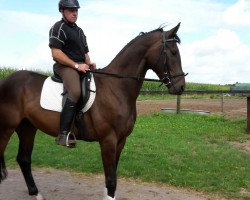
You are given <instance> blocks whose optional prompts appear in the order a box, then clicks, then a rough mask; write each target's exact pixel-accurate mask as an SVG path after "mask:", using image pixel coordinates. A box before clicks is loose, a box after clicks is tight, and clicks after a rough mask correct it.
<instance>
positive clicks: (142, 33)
mask: <svg viewBox="0 0 250 200" xmlns="http://www.w3.org/2000/svg"><path fill="white" fill-rule="evenodd" d="M165 27H166V25H160V26H159V27H158V28H156V29H154V30H152V31H149V32H140V33H139V35H137V36H136V37H135V38H134V39H132V40H131V41H130V42H129V43H127V44H126V45H125V46H124V47H123V48H122V50H121V51H120V52H119V53H118V54H117V55H116V56H115V58H114V59H116V58H117V57H119V56H120V55H121V53H123V52H124V51H125V50H126V49H128V48H129V47H130V46H131V45H132V44H133V43H134V42H136V41H137V40H138V39H140V38H141V37H145V36H148V35H149V34H151V33H154V32H159V31H160V32H163V31H164V30H163V29H164V28H165ZM174 39H176V41H177V43H179V44H180V43H181V39H180V38H179V36H178V35H177V34H175V36H174Z"/></svg>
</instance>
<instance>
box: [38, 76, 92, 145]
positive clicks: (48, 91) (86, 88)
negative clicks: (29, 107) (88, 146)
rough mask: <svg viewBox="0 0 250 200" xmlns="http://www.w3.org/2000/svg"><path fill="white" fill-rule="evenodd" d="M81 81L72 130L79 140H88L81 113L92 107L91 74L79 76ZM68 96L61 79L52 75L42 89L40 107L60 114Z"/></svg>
mask: <svg viewBox="0 0 250 200" xmlns="http://www.w3.org/2000/svg"><path fill="white" fill-rule="evenodd" d="M80 80H81V98H80V99H79V101H78V103H77V112H76V115H75V117H74V123H73V128H72V129H77V130H78V132H79V135H80V138H79V139H80V140H85V141H91V140H89V136H88V135H89V133H88V131H87V130H85V128H84V127H85V126H84V124H83V113H84V112H87V111H88V110H89V109H90V107H91V106H92V104H93V102H94V100H95V96H96V86H95V81H94V77H93V74H92V73H90V72H87V73H85V74H82V75H81V76H80ZM67 96H68V93H67V91H65V88H64V87H63V83H62V80H61V78H60V77H59V76H58V75H57V74H54V75H53V76H51V77H48V78H47V79H46V80H45V82H44V84H43V88H42V92H41V98H40V105H41V107H42V108H44V109H46V110H51V111H56V112H61V111H62V108H63V106H64V104H65V101H66V98H67Z"/></svg>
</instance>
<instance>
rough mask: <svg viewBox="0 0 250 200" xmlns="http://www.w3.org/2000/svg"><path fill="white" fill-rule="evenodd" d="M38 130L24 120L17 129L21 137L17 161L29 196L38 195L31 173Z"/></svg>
mask: <svg viewBox="0 0 250 200" xmlns="http://www.w3.org/2000/svg"><path fill="white" fill-rule="evenodd" d="M36 130H37V129H36V128H35V127H34V126H33V125H32V124H31V123H30V122H29V121H28V120H23V121H22V122H21V124H20V125H19V126H18V128H17V129H16V132H17V134H18V137H19V149H18V155H17V158H16V160H17V162H18V164H19V166H20V168H21V171H22V173H23V176H24V179H25V182H26V185H27V187H28V191H29V195H38V189H37V187H36V184H35V181H34V179H33V176H32V172H31V154H32V150H33V146H34V139H35V134H36ZM41 199H42V198H41Z"/></svg>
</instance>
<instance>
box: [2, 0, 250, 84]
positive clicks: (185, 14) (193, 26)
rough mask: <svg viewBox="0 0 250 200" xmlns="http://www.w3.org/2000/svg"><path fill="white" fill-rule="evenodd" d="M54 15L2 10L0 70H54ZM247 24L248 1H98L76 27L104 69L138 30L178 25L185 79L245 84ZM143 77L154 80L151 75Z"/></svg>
mask: <svg viewBox="0 0 250 200" xmlns="http://www.w3.org/2000/svg"><path fill="white" fill-rule="evenodd" d="M55 14H56V15H57V16H48V15H42V14H35V13H28V12H17V11H1V10H0V25H1V27H2V28H4V31H1V32H0V43H1V45H0V52H1V53H0V60H1V63H0V65H1V66H3V65H5V66H15V67H20V68H24V67H26V68H30V67H33V68H40V69H42V70H52V65H53V60H52V58H51V55H50V49H49V47H48V32H49V29H50V27H51V26H52V25H53V24H54V23H55V22H56V21H57V20H59V19H60V13H59V12H57V8H55ZM249 19H250V1H248V0H239V1H237V2H236V3H235V4H232V5H231V6H230V7H227V6H226V4H223V3H221V2H219V1H218V3H216V1H209V0H202V1H197V0H186V1H183V0H175V1H171V0H155V1H144V0H133V1H130V0H120V1H114V0H110V1H103V0H99V1H98V0H96V1H88V2H86V3H83V5H82V6H81V9H80V11H79V20H78V22H77V23H78V25H79V26H80V27H82V28H83V30H84V31H85V33H86V35H87V39H88V43H89V47H90V55H91V57H92V59H93V60H94V61H96V62H97V65H98V67H101V68H102V67H104V66H106V65H107V64H109V62H110V61H111V60H112V59H113V58H114V57H115V56H116V54H117V53H118V52H119V51H120V50H121V49H122V48H123V47H124V46H125V45H126V43H128V42H129V41H130V40H132V39H133V38H134V37H136V36H137V35H138V34H139V32H140V31H150V30H153V29H155V28H157V27H158V26H159V25H160V24H162V23H165V22H166V24H167V25H168V26H167V27H166V28H165V29H166V30H167V29H170V28H172V27H174V26H175V25H176V24H177V23H178V22H181V27H180V30H179V35H181V39H182V41H183V43H182V44H181V45H180V50H181V56H182V63H183V69H184V71H185V72H189V76H187V80H188V81H192V82H206V83H234V82H236V81H239V82H241V81H242V82H249V78H248V76H247V74H250V63H249V59H248V58H249V57H250V55H249V54H250V53H249V52H250V46H249V43H248V45H247V44H244V38H249V35H248V37H247V34H249V33H248V31H246V30H244V29H243V28H244V27H248V26H249V25H250V21H249ZM235 27H239V28H241V29H238V28H237V30H236V28H235ZM242 27H243V28H242ZM234 28H235V29H234ZM243 34H245V35H243ZM245 41H246V39H245ZM10 57H11V59H10ZM147 76H148V77H155V75H153V73H152V72H149V73H148V75H147Z"/></svg>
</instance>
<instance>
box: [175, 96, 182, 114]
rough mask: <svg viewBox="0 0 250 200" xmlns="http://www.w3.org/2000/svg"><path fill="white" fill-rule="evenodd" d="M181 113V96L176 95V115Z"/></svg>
mask: <svg viewBox="0 0 250 200" xmlns="http://www.w3.org/2000/svg"><path fill="white" fill-rule="evenodd" d="M180 113H181V95H177V105H176V114H180Z"/></svg>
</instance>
